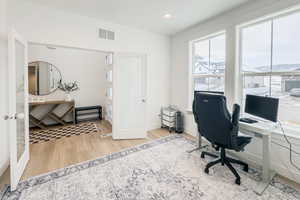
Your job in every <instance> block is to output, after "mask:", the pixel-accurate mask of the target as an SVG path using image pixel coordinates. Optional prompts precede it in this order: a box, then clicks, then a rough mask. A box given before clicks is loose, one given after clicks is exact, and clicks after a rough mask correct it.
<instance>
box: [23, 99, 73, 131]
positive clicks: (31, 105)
mask: <svg viewBox="0 0 300 200" xmlns="http://www.w3.org/2000/svg"><path fill="white" fill-rule="evenodd" d="M62 104H68V105H69V107H68V109H67V110H66V111H65V112H64V113H63V114H62V115H61V116H58V115H57V114H55V113H54V110H55V109H56V108H57V107H58V106H60V105H62ZM45 105H51V109H50V110H49V111H48V112H46V113H45V114H44V115H43V116H42V117H40V118H39V119H38V118H36V117H34V116H33V115H32V114H31V112H32V111H33V110H34V109H35V108H37V107H40V106H45ZM74 108H75V102H74V101H65V100H61V101H45V102H30V103H29V121H30V122H31V123H32V124H33V125H35V126H37V127H39V128H41V129H45V128H47V127H48V125H47V124H45V123H44V122H43V121H44V120H45V119H47V118H49V119H52V120H54V121H55V122H57V123H58V124H61V125H66V124H67V122H66V121H65V120H64V118H65V117H66V116H67V115H68V114H69V113H73V123H74V122H75V121H74Z"/></svg>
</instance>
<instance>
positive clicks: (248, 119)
mask: <svg viewBox="0 0 300 200" xmlns="http://www.w3.org/2000/svg"><path fill="white" fill-rule="evenodd" d="M240 121H241V122H244V123H247V124H254V123H257V122H258V121H256V120H254V119H250V118H241V119H240Z"/></svg>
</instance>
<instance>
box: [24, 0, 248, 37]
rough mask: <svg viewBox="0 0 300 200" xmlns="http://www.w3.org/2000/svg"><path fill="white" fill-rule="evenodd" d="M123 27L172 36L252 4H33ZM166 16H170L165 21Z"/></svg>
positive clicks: (215, 0)
mask: <svg viewBox="0 0 300 200" xmlns="http://www.w3.org/2000/svg"><path fill="white" fill-rule="evenodd" d="M30 1H32V2H34V3H39V4H43V5H46V6H50V7H54V8H58V9H63V10H65V11H70V12H73V13H77V14H80V15H84V16H88V17H94V18H98V19H101V20H105V21H109V22H112V23H118V24H121V25H126V26H131V27H136V28H140V29H145V30H148V31H152V32H157V33H162V34H166V35H172V34H174V33H177V32H180V31H182V30H184V29H186V28H187V27H190V26H192V25H194V24H197V23H199V22H201V21H203V20H206V19H208V18H210V17H213V16H216V15H218V14H220V13H222V12H226V11H228V10H230V9H232V8H234V7H237V6H239V5H241V4H243V3H245V2H247V1H249V0H50V1H49V0H30ZM165 14H171V15H172V17H171V18H170V19H165V18H164V17H163V16H164V15H165Z"/></svg>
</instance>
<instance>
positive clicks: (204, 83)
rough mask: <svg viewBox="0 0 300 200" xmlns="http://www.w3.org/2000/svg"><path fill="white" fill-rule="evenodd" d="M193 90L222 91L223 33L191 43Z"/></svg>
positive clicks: (223, 65) (223, 69) (223, 67)
mask: <svg viewBox="0 0 300 200" xmlns="http://www.w3.org/2000/svg"><path fill="white" fill-rule="evenodd" d="M192 49H193V54H192V80H191V81H192V89H193V91H195V90H197V91H199V90H204V91H224V74H225V34H218V35H216V36H214V37H210V38H208V39H205V40H199V41H195V42H193V43H192Z"/></svg>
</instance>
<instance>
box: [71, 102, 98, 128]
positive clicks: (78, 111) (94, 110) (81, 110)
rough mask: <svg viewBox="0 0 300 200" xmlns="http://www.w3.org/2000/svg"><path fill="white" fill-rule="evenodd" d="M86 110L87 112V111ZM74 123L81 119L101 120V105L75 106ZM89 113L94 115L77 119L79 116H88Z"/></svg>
mask: <svg viewBox="0 0 300 200" xmlns="http://www.w3.org/2000/svg"><path fill="white" fill-rule="evenodd" d="M87 111H88V112H87ZM74 115H75V116H74V118H75V123H76V124H77V123H78V122H82V121H91V120H98V119H100V120H102V107H101V106H85V107H77V108H75V112H74ZM89 115H96V116H93V117H85V118H82V119H79V118H78V117H79V116H89Z"/></svg>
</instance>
